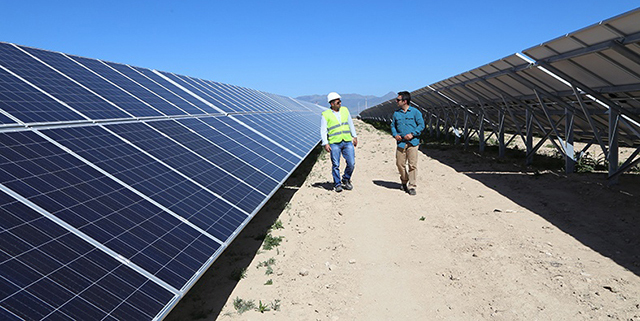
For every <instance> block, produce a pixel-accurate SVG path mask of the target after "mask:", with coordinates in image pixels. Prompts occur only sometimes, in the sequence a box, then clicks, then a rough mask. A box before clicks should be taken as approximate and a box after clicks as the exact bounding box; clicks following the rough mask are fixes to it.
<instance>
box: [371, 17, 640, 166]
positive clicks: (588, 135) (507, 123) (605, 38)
mask: <svg viewBox="0 0 640 321" xmlns="http://www.w3.org/2000/svg"><path fill="white" fill-rule="evenodd" d="M639 44H640V9H635V10H632V11H630V12H627V13H624V14H622V15H620V16H617V17H614V18H611V19H608V20H606V21H603V22H601V23H598V24H595V25H592V26H589V27H587V28H584V29H581V30H578V31H576V32H573V33H570V34H567V35H566V36H563V37H560V38H557V39H554V40H552V41H549V42H547V43H543V44H541V45H539V46H536V47H533V48H530V49H527V50H525V51H523V53H524V54H525V55H527V56H528V57H531V58H532V59H529V58H527V57H525V56H524V55H521V54H514V55H511V56H508V57H505V58H503V59H500V60H498V61H495V62H492V63H489V64H487V65H484V66H481V67H479V68H476V69H474V70H471V71H468V72H465V73H462V74H460V75H457V76H454V77H451V78H448V79H445V80H442V81H439V82H436V83H434V84H432V85H429V86H426V87H424V88H421V89H418V90H416V91H414V92H413V93H412V96H413V97H412V98H413V100H414V101H415V103H416V104H417V105H418V106H419V107H420V108H421V109H422V110H423V112H424V114H425V118H426V119H427V120H432V123H433V124H436V123H437V124H438V125H439V126H445V128H449V127H453V128H456V130H457V129H463V128H473V129H475V130H476V131H477V130H479V128H480V127H481V126H480V125H481V124H482V125H483V126H484V127H485V128H486V129H489V130H492V131H493V133H498V132H499V131H500V130H506V131H507V132H510V133H512V134H514V135H520V136H521V137H522V138H523V140H526V139H527V138H526V137H525V132H526V131H528V130H530V131H532V132H533V133H535V134H536V135H537V136H540V137H547V136H552V137H557V138H558V139H559V140H560V141H563V140H564V141H568V140H569V139H570V137H568V134H567V133H570V135H572V136H573V139H574V140H575V141H582V142H585V143H588V146H590V145H591V144H599V145H600V146H601V147H602V149H603V151H605V155H606V154H608V151H609V149H612V148H616V147H617V144H618V142H620V144H623V145H627V146H640V134H639V131H640V45H639ZM396 108H397V107H396V104H395V101H393V100H392V101H387V102H384V103H382V104H380V105H378V106H374V107H372V108H370V109H367V110H365V111H363V112H361V113H360V115H361V117H362V118H363V119H372V120H379V121H390V117H391V115H392V113H393V111H394V110H395V109H396ZM612 112H613V113H614V114H612ZM610 116H613V117H612V118H613V120H610ZM465 117H466V118H465ZM610 128H612V129H615V131H616V132H615V135H610V133H609V129H610ZM554 144H555V142H554ZM614 145H615V146H614ZM557 146H558V147H560V149H561V151H562V152H563V153H564V152H565V151H564V150H563V149H562V144H557ZM569 157H573V155H570V156H569ZM633 161H634V160H633V159H631V160H630V162H629V164H630V163H631V162H633ZM616 163H617V162H616ZM629 164H627V165H629Z"/></svg>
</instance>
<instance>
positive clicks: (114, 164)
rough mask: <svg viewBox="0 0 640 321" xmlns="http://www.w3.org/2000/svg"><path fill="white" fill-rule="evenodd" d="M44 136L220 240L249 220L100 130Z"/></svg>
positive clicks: (63, 130)
mask: <svg viewBox="0 0 640 321" xmlns="http://www.w3.org/2000/svg"><path fill="white" fill-rule="evenodd" d="M44 134H45V135H47V136H49V137H51V138H53V139H55V140H56V141H57V142H59V143H61V144H62V145H64V146H65V147H67V148H69V149H71V150H72V151H74V152H75V153H77V154H79V155H80V156H82V157H84V158H86V159H87V160H89V161H91V163H93V164H95V165H97V166H98V167H100V168H101V169H103V170H105V171H107V172H109V173H110V174H111V175H114V176H115V177H117V178H118V179H120V180H122V181H124V182H125V183H127V184H128V185H130V186H131V187H133V188H135V189H136V190H138V191H140V192H142V193H143V194H144V195H146V196H148V197H150V198H151V199H153V200H154V201H156V202H158V203H160V204H161V205H163V206H165V207H166V208H168V209H169V210H171V211H173V212H174V213H176V214H178V215H180V216H182V217H183V218H185V219H187V220H189V221H190V222H192V223H193V224H195V225H196V226H198V227H200V228H201V229H203V230H205V231H206V232H208V233H210V234H211V235H213V236H214V237H216V238H217V239H219V240H222V241H224V240H226V239H227V238H228V237H229V236H231V234H232V233H233V232H234V231H235V230H236V229H237V227H238V226H239V225H240V224H241V223H242V222H244V221H245V220H246V219H247V215H246V214H244V213H243V212H242V211H241V210H240V209H239V208H237V207H234V206H233V205H231V204H230V203H228V202H225V201H224V200H222V199H220V198H219V197H217V196H215V195H214V194H213V193H210V192H207V191H206V190H203V189H202V188H200V187H199V186H197V184H196V183H194V182H192V181H190V180H188V179H187V178H185V177H184V176H181V175H180V174H179V173H177V172H176V171H174V170H172V169H171V168H170V167H168V166H166V165H164V164H162V163H160V162H159V161H157V160H155V159H154V158H152V157H151V156H149V155H146V154H145V153H143V152H142V151H140V150H139V149H137V148H135V147H134V146H132V145H130V144H128V143H126V142H125V141H123V140H122V139H120V138H118V137H117V136H115V135H113V134H111V133H109V132H108V131H107V130H105V129H103V128H101V127H98V126H92V127H74V128H58V129H51V130H47V131H44Z"/></svg>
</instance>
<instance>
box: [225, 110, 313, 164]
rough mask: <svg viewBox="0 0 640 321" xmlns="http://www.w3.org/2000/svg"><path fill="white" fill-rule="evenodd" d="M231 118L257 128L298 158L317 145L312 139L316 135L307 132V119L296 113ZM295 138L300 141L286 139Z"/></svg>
mask: <svg viewBox="0 0 640 321" xmlns="http://www.w3.org/2000/svg"><path fill="white" fill-rule="evenodd" d="M233 118H236V119H238V120H240V121H242V122H243V123H246V124H248V125H249V126H251V127H253V128H259V129H260V131H261V132H262V133H263V134H265V135H266V136H268V137H269V138H271V139H272V140H274V141H278V142H279V143H280V144H282V145H283V146H285V147H286V148H287V149H288V150H290V151H291V152H292V153H294V154H295V155H297V156H299V157H304V156H306V155H307V153H308V152H309V151H310V150H311V149H310V147H311V146H314V145H315V144H317V142H316V141H315V139H314V137H317V136H318V135H317V133H313V132H312V131H309V130H308V128H310V127H312V124H310V123H309V121H308V118H305V117H303V116H301V115H300V114H298V113H280V114H246V115H234V116H233ZM316 120H317V119H316ZM318 123H319V122H318ZM285 124H286V125H285ZM297 136H301V137H300V138H301V140H300V141H298V140H297V139H288V138H290V137H297ZM284 138H287V139H284ZM310 140H311V141H310Z"/></svg>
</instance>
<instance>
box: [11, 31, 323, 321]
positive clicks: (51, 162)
mask: <svg viewBox="0 0 640 321" xmlns="http://www.w3.org/2000/svg"><path fill="white" fill-rule="evenodd" d="M0 107H1V110H0V111H1V113H0V123H1V124H2V125H0V190H1V192H0V289H1V290H0V291H1V294H0V319H2V320H13V319H28V320H39V319H76V320H94V319H101V320H114V319H120V320H123V319H124V320H149V319H159V318H162V317H164V316H166V314H167V313H168V312H169V311H170V310H171V308H172V307H173V306H175V304H176V303H177V302H178V300H179V299H180V298H181V297H183V295H184V294H185V293H186V291H188V289H189V288H190V287H191V286H192V285H193V284H194V283H195V281H196V280H197V279H198V278H199V277H200V276H201V275H202V274H203V273H204V272H205V271H206V270H207V268H208V267H209V266H210V265H211V264H212V263H213V261H214V260H215V259H216V258H217V257H218V256H219V255H220V253H221V252H222V251H223V250H224V249H225V248H226V247H227V246H228V244H229V243H230V242H231V241H232V240H233V239H234V238H235V236H236V235H237V234H238V233H239V232H240V231H241V230H242V228H243V227H244V226H245V225H246V224H247V223H248V222H249V220H250V219H251V218H252V217H253V216H254V215H255V214H256V213H257V211H258V210H259V209H260V208H261V207H262V205H264V203H265V202H266V201H267V200H268V199H269V197H270V196H271V195H272V194H273V193H274V192H275V191H276V190H277V188H278V187H279V186H280V185H281V184H282V183H283V182H284V180H285V179H286V178H287V177H288V176H289V175H290V174H291V173H292V172H293V170H294V169H295V168H296V167H297V166H298V165H299V164H300V162H301V161H302V160H303V159H304V158H305V157H306V156H307V155H308V154H309V152H311V150H312V149H313V148H314V147H315V146H316V145H317V143H318V141H319V137H318V134H317V133H318V131H319V128H318V127H319V121H318V117H319V113H320V112H321V111H322V110H321V108H319V107H318V106H316V105H313V104H310V103H306V102H302V101H298V100H294V99H291V98H288V97H282V96H278V95H273V94H269V93H264V92H260V91H256V90H251V89H247V88H242V87H237V86H231V85H227V84H221V83H216V82H212V81H208V80H202V79H196V78H192V77H187V76H182V75H176V74H172V73H167V72H159V71H155V70H149V69H144V68H139V67H132V66H128V65H122V64H115V63H110V62H104V61H100V60H95V59H88V58H82V57H76V56H70V55H65V54H62V53H56V52H49V51H44V50H39V49H33V48H27V47H22V46H17V45H13V44H7V43H0Z"/></svg>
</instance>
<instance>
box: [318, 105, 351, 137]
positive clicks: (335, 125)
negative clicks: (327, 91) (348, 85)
mask: <svg viewBox="0 0 640 321" xmlns="http://www.w3.org/2000/svg"><path fill="white" fill-rule="evenodd" d="M322 116H323V117H324V119H325V120H326V121H327V136H328V138H329V144H336V143H339V142H341V141H343V140H344V141H345V142H350V141H352V140H353V137H351V129H350V128H349V110H348V109H347V107H340V122H338V119H336V116H335V115H334V114H333V109H331V108H329V109H327V110H325V111H323V112H322Z"/></svg>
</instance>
